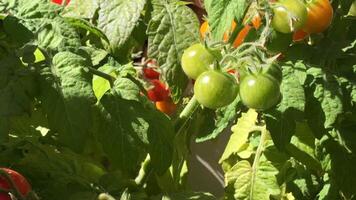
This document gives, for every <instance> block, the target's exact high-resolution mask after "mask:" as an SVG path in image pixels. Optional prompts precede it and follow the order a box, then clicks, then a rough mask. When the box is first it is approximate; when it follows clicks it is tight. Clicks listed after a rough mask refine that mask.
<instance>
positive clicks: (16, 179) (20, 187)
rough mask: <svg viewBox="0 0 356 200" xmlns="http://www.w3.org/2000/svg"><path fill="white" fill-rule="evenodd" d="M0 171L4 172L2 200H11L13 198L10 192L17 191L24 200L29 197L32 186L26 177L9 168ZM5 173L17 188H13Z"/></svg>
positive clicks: (0, 189) (0, 180)
mask: <svg viewBox="0 0 356 200" xmlns="http://www.w3.org/2000/svg"><path fill="white" fill-rule="evenodd" d="M0 171H1V172H2V173H1V174H0V200H11V199H12V198H11V196H10V194H9V192H12V191H14V190H17V191H18V192H19V193H20V194H21V195H22V196H23V197H24V198H26V197H27V196H28V195H29V193H30V192H31V185H30V184H29V183H28V181H27V180H26V178H25V177H23V176H22V175H21V174H20V173H18V172H16V171H14V170H11V169H8V168H0ZM3 173H6V174H7V177H8V178H10V179H11V181H12V182H13V184H14V187H16V188H13V186H12V184H11V183H10V181H9V180H8V178H6V177H5V176H4V174H3ZM12 194H13V193H12Z"/></svg>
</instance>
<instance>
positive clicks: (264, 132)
mask: <svg viewBox="0 0 356 200" xmlns="http://www.w3.org/2000/svg"><path fill="white" fill-rule="evenodd" d="M259 130H260V131H261V138H260V142H259V144H258V147H257V151H256V154H255V158H254V160H253V164H252V177H251V188H250V199H253V189H254V184H255V181H256V180H255V179H256V173H257V168H258V166H259V161H260V158H261V155H262V153H263V150H264V144H265V142H266V138H267V130H266V129H265V128H259Z"/></svg>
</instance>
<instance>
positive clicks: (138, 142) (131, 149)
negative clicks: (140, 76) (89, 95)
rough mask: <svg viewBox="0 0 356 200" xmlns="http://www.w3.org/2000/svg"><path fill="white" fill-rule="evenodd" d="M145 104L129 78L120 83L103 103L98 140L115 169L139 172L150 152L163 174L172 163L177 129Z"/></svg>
mask: <svg viewBox="0 0 356 200" xmlns="http://www.w3.org/2000/svg"><path fill="white" fill-rule="evenodd" d="M142 101H143V100H142V97H141V95H140V88H139V87H138V86H137V85H136V84H134V83H133V82H132V81H131V80H129V79H126V78H120V79H118V80H116V81H115V86H114V87H113V88H112V89H111V90H110V92H107V93H106V94H105V95H104V96H103V97H102V99H101V101H100V102H101V105H100V107H99V109H100V113H98V114H96V125H97V127H96V130H97V131H96V132H97V134H98V135H97V137H98V138H99V140H100V141H101V142H102V144H105V145H103V149H104V151H105V153H106V154H107V155H108V156H109V158H110V161H111V163H112V165H114V166H115V167H118V168H119V169H122V170H125V171H130V170H132V169H135V168H136V167H137V166H138V165H139V164H140V162H141V160H142V159H143V158H144V156H145V152H148V153H150V156H151V160H152V165H153V166H154V169H155V170H156V172H157V173H159V174H162V173H164V172H165V171H166V170H167V168H168V166H169V165H170V163H171V161H172V155H173V147H172V146H173V125H172V124H171V122H170V121H169V119H168V118H167V117H166V116H165V115H164V114H162V113H161V112H158V111H157V110H155V109H153V108H150V107H147V105H146V106H144V105H143V102H142Z"/></svg>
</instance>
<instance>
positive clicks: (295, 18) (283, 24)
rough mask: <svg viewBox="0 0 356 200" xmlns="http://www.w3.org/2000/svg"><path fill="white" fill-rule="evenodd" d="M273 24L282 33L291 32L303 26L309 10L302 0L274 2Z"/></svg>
mask: <svg viewBox="0 0 356 200" xmlns="http://www.w3.org/2000/svg"><path fill="white" fill-rule="evenodd" d="M274 5H275V6H276V7H275V8H274V9H273V14H274V15H273V18H272V26H273V28H274V29H275V30H276V31H278V32H281V33H291V32H293V31H295V30H298V29H300V28H302V27H303V26H304V24H305V22H306V21H307V18H308V11H307V8H306V7H305V5H304V3H303V2H302V1H301V0H279V1H277V2H276V3H274Z"/></svg>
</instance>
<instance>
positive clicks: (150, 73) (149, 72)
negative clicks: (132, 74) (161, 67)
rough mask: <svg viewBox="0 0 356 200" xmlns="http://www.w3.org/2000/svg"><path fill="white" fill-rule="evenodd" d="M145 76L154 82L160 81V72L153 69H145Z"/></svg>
mask: <svg viewBox="0 0 356 200" xmlns="http://www.w3.org/2000/svg"><path fill="white" fill-rule="evenodd" d="M142 70H143V75H144V76H145V78H147V79H150V80H153V79H159V72H157V71H156V70H154V69H152V68H143V69H142Z"/></svg>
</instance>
